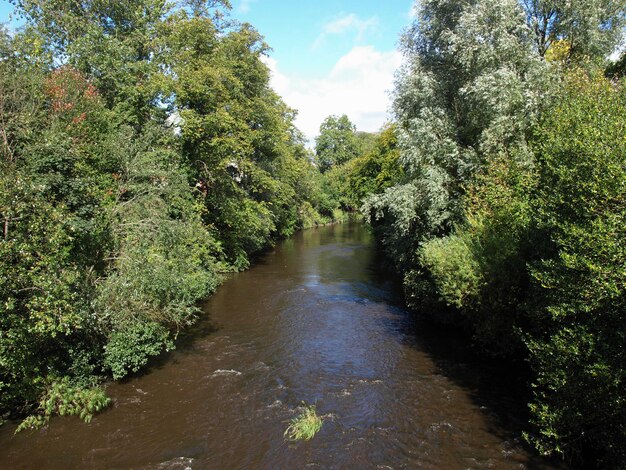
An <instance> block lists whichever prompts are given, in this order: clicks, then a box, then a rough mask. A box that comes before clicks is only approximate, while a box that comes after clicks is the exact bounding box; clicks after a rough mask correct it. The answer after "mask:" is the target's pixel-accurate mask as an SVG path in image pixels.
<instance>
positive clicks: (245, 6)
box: [237, 0, 257, 13]
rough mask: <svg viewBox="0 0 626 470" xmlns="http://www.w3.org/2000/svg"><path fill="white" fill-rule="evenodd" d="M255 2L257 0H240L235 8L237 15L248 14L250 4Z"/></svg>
mask: <svg viewBox="0 0 626 470" xmlns="http://www.w3.org/2000/svg"><path fill="white" fill-rule="evenodd" d="M256 2H257V0H242V1H241V4H240V5H239V8H237V11H238V12H239V13H248V12H249V11H250V9H251V8H252V4H253V3H256Z"/></svg>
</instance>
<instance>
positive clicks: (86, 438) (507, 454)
mask: <svg viewBox="0 0 626 470" xmlns="http://www.w3.org/2000/svg"><path fill="white" fill-rule="evenodd" d="M379 261H380V260H377V259H376V253H375V250H374V248H373V245H372V240H371V236H370V235H369V233H368V232H367V230H366V228H365V227H364V226H362V225H359V224H347V225H338V226H332V227H325V228H320V229H314V230H309V231H306V232H304V233H300V234H298V235H296V236H295V237H294V238H293V239H291V240H289V241H286V242H284V243H282V244H280V245H279V246H278V247H277V248H276V249H275V250H274V252H272V253H269V254H267V255H266V256H265V257H264V258H263V259H261V260H260V261H259V262H258V263H257V264H256V265H255V266H254V267H253V268H252V269H251V270H249V271H248V272H245V273H241V274H237V275H235V276H233V277H232V278H230V279H229V280H228V281H227V282H226V283H225V284H224V285H223V286H222V287H221V288H220V289H219V291H218V292H217V294H216V295H215V296H214V297H213V298H212V299H211V300H210V301H209V302H208V303H207V304H206V308H205V311H206V318H205V319H204V320H203V321H202V322H201V323H200V325H199V326H198V327H197V328H195V329H194V332H193V336H191V337H187V338H185V339H183V341H181V345H180V346H179V348H178V350H177V351H176V352H174V353H172V354H170V355H169V356H168V357H167V358H165V359H164V360H162V361H161V362H160V363H159V364H157V365H155V366H154V367H153V368H152V370H151V371H149V372H148V373H147V374H145V375H143V376H141V377H138V378H134V379H131V380H129V381H127V382H125V383H122V384H112V385H110V386H109V387H108V392H109V394H110V395H111V396H112V397H113V399H114V402H115V406H114V407H113V408H111V409H110V410H109V411H107V412H105V413H103V414H101V415H99V416H97V417H96V418H95V419H94V420H93V422H92V423H91V424H88V425H87V424H84V423H82V422H80V421H79V420H78V419H77V418H57V419H54V420H53V421H52V423H51V424H50V426H49V427H48V428H47V429H44V430H42V431H37V432H35V433H31V434H28V433H22V434H19V435H17V436H15V437H12V433H13V429H14V427H11V426H4V427H3V428H0V468H7V469H8V468H59V469H67V468H181V469H182V468H187V467H189V468H193V469H201V468H216V469H238V468H252V469H257V468H262V469H275V468H276V469H301V468H312V469H314V468H357V469H360V468H380V469H387V468H433V469H434V468H437V469H456V468H496V469H506V468H548V467H547V465H546V464H545V462H542V461H539V460H533V458H532V457H530V455H529V454H528V453H527V452H526V451H525V450H524V449H523V448H522V446H521V443H520V442H521V439H520V438H519V437H518V436H519V431H520V428H521V426H522V425H523V421H524V419H525V417H524V415H523V408H522V409H521V410H520V408H519V405H518V404H517V403H518V400H515V399H514V398H509V397H510V395H511V394H510V391H511V389H512V388H514V387H512V384H513V385H514V382H515V376H516V374H515V371H507V374H506V376H500V375H498V373H499V371H498V369H497V368H494V367H491V368H490V367H489V366H485V365H484V364H481V363H480V361H478V360H476V359H473V358H472V357H471V355H470V354H468V352H467V350H465V349H464V347H463V346H462V345H461V344H462V341H461V340H460V339H459V338H456V337H455V336H454V334H451V333H446V332H442V331H437V330H435V329H433V328H432V327H428V326H426V325H424V324H421V323H420V322H418V321H417V320H415V319H414V316H413V315H411V314H409V313H407V312H405V311H404V310H403V309H402V308H401V307H400V304H399V302H398V300H397V297H396V294H395V293H394V282H393V281H391V280H389V279H386V278H385V274H384V273H383V272H381V271H380V270H379V269H377V265H378V262H379ZM302 401H305V402H306V403H316V404H317V409H318V411H319V413H320V414H322V415H324V418H325V422H324V426H323V428H322V430H321V431H320V433H319V434H318V435H317V436H316V437H315V438H314V439H313V440H312V441H309V442H301V443H298V444H288V443H286V442H285V441H284V439H283V431H284V430H285V428H286V426H287V424H286V423H287V421H288V420H289V419H290V418H292V417H293V416H294V414H295V413H296V412H297V407H298V406H299V405H300V404H301V402H302Z"/></svg>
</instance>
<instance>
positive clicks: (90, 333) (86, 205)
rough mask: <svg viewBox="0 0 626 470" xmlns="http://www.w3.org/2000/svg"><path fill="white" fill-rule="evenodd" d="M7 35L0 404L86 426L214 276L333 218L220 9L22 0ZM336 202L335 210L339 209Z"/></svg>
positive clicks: (316, 177)
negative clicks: (16, 24) (112, 382)
mask: <svg viewBox="0 0 626 470" xmlns="http://www.w3.org/2000/svg"><path fill="white" fill-rule="evenodd" d="M17 8H18V11H19V12H20V13H21V14H22V15H23V16H24V18H25V19H26V21H27V23H26V26H25V27H24V28H22V30H21V31H20V32H18V33H17V34H14V35H8V34H7V33H6V32H2V33H1V34H0V223H1V225H0V226H1V231H0V411H1V412H2V414H3V415H4V416H6V415H7V414H8V413H11V414H21V415H24V414H29V413H34V414H33V415H32V416H31V417H30V418H29V419H28V420H26V421H25V422H24V425H23V426H22V427H28V426H31V425H39V424H42V423H45V421H46V420H47V419H48V418H49V417H50V416H52V415H54V414H73V415H80V416H81V417H83V418H85V419H90V417H91V416H92V414H93V413H94V412H95V411H98V410H100V409H102V408H103V407H104V406H106V405H107V404H108V399H107V398H106V396H105V395H104V394H103V393H102V391H100V390H99V389H98V388H97V387H98V384H99V383H100V381H101V378H102V377H106V376H112V377H113V378H116V379H118V378H122V377H124V376H126V375H127V374H129V373H132V372H135V371H138V370H139V369H140V368H142V367H144V366H145V365H146V364H147V362H148V360H149V358H150V357H152V356H156V355H158V354H160V353H161V352H162V351H166V350H168V349H171V348H172V347H174V339H175V338H176V335H177V334H178V332H179V331H180V330H181V329H182V328H184V327H186V326H188V325H190V324H191V323H193V322H194V320H195V319H196V317H197V312H198V310H197V306H196V303H197V302H198V301H199V300H201V299H203V298H205V297H206V296H207V295H209V294H210V293H211V292H212V291H213V290H214V289H215V288H216V286H217V285H218V283H219V282H220V273H222V272H226V271H230V270H238V269H243V268H246V267H247V266H248V265H249V260H250V256H251V255H252V254H254V253H255V252H258V251H259V250H261V249H263V248H264V247H267V246H268V245H270V244H272V243H273V241H274V240H275V239H277V238H279V237H285V236H289V235H290V234H292V233H293V232H294V231H295V230H296V229H298V228H302V227H308V226H311V225H314V224H317V223H324V222H327V221H330V220H331V219H332V217H333V216H334V214H335V213H336V212H337V210H338V207H339V206H338V203H337V204H334V203H333V202H332V200H330V199H329V198H328V197H327V196H326V195H325V194H324V193H323V177H322V176H321V174H320V173H319V171H318V170H317V168H316V167H315V165H313V164H312V163H311V160H312V156H311V155H309V152H308V151H307V150H306V149H305V147H304V138H303V137H302V135H301V134H300V133H299V131H297V129H296V128H295V127H294V125H293V119H294V116H295V113H294V111H292V110H291V109H289V108H288V107H287V106H286V105H285V104H284V103H283V102H282V101H281V99H280V98H279V97H278V96H277V95H276V94H275V93H274V92H273V91H272V89H271V88H270V87H269V84H268V82H269V70H268V68H267V67H266V66H265V65H264V63H263V61H262V58H263V56H264V54H265V53H266V51H267V46H266V44H265V43H264V42H263V39H262V37H261V36H260V35H259V34H258V33H257V32H256V31H255V30H254V29H253V28H252V27H251V26H250V25H248V24H239V23H237V22H235V21H233V20H231V19H229V17H228V4H227V2H201V1H200V2H196V1H181V2H179V3H176V4H174V3H171V2H166V1H164V0H125V1H117V0H116V1H108V0H104V1H88V2H80V3H77V2H72V1H63V0H24V1H19V2H17ZM333 204H334V205H333Z"/></svg>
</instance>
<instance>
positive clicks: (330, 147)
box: [315, 114, 362, 173]
mask: <svg viewBox="0 0 626 470" xmlns="http://www.w3.org/2000/svg"><path fill="white" fill-rule="evenodd" d="M361 149H362V148H361V145H360V143H359V140H358V139H357V135H356V127H355V126H354V124H352V123H351V122H350V119H349V118H348V116H346V115H345V114H344V115H342V116H328V117H327V118H326V119H325V120H324V122H322V124H321V126H320V134H319V136H318V137H316V138H315V157H316V160H317V165H318V167H319V169H320V171H321V172H322V173H324V172H326V171H328V170H329V169H331V168H333V167H334V166H336V165H341V164H344V163H346V162H348V161H349V160H352V159H353V158H355V157H357V156H358V155H359V153H360V152H361Z"/></svg>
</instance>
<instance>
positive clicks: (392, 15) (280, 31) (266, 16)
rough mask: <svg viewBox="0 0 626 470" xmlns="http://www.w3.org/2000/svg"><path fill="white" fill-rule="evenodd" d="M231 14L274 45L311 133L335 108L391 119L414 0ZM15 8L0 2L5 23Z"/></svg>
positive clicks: (313, 1) (323, 0)
mask: <svg viewBox="0 0 626 470" xmlns="http://www.w3.org/2000/svg"><path fill="white" fill-rule="evenodd" d="M231 3H232V6H233V9H232V12H231V15H232V16H233V17H234V18H236V19H238V20H240V21H245V22H249V23H251V24H252V25H253V26H254V27H255V28H256V29H257V30H258V31H259V32H260V33H261V34H262V35H263V36H264V37H265V40H266V42H267V43H268V44H269V46H270V47H271V48H272V50H271V51H270V53H269V57H267V58H266V64H267V65H268V66H269V67H270V69H271V71H272V87H273V88H274V90H276V92H278V94H279V95H281V96H282V97H283V99H284V100H285V102H286V103H287V104H288V105H289V106H291V107H292V108H294V109H296V110H298V117H297V119H296V125H297V126H298V128H299V129H300V130H301V131H302V132H304V134H305V135H306V136H307V138H308V139H309V140H310V141H312V139H313V138H314V137H315V136H316V135H317V134H318V132H319V126H320V124H321V123H322V121H323V120H324V118H326V117H327V116H329V115H331V114H336V115H340V114H347V115H348V117H349V118H350V120H351V121H352V122H353V123H354V124H355V125H356V126H357V129H358V130H360V131H366V132H375V131H377V130H379V129H380V127H381V126H382V125H383V124H384V123H385V122H386V121H387V120H388V118H389V108H390V96H389V93H390V92H391V90H392V89H393V76H394V72H395V70H396V69H397V68H398V67H399V66H400V64H401V60H402V58H401V55H400V53H399V52H398V51H397V43H398V39H399V36H400V34H401V32H402V31H403V29H404V28H405V27H406V26H408V24H409V23H410V21H411V11H412V4H413V0H385V1H380V0H299V1H298V0H296V1H293V0H232V2H231ZM12 10H13V6H12V5H11V4H10V3H9V2H8V1H7V0H0V22H2V23H7V24H8V25H9V28H11V29H14V28H16V27H18V26H19V20H16V19H15V18H14V19H13V20H11V19H10V14H11V12H12Z"/></svg>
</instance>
